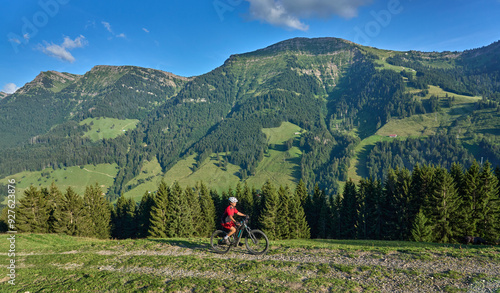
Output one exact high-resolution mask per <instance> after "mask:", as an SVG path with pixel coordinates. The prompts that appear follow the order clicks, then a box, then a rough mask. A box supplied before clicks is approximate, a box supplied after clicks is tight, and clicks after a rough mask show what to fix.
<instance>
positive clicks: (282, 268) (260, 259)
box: [21, 244, 500, 292]
mask: <svg viewBox="0 0 500 293" xmlns="http://www.w3.org/2000/svg"><path fill="white" fill-rule="evenodd" d="M111 249H112V250H97V251H90V252H89V251H76V250H71V251H66V252H59V253H41V254H43V255H47V254H65V255H75V262H76V263H67V264H64V265H61V264H53V265H54V266H58V267H60V268H63V269H67V270H78V269H81V268H82V267H85V266H84V265H83V264H81V263H78V259H79V257H78V255H79V254H80V253H91V254H97V255H102V256H106V257H104V258H103V259H106V261H104V260H103V262H102V264H100V265H92V266H91V267H90V268H93V269H98V270H101V271H109V272H119V273H139V274H148V275H157V276H161V277H162V278H165V279H166V281H167V282H168V280H174V279H179V278H185V277H198V278H207V279H219V280H226V279H231V280H237V281H239V282H242V283H243V282H250V283H252V282H254V283H255V282H256V283H258V282H262V280H261V279H258V278H257V277H256V275H257V273H258V272H256V271H255V270H254V271H250V272H248V273H247V272H243V273H242V272H239V273H238V272H235V271H231V270H223V271H220V270H219V269H220V266H221V264H224V266H227V267H229V265H230V264H233V263H234V264H236V265H237V266H238V265H239V266H244V265H247V264H249V263H260V264H261V265H262V266H261V267H260V268H259V270H262V271H264V272H265V274H264V277H265V278H266V277H267V278H268V279H266V280H265V281H269V282H275V283H276V282H282V283H283V288H288V289H287V291H288V292H299V291H307V292H321V291H324V292H331V291H333V292H335V291H339V287H338V284H339V282H340V283H342V282H344V284H347V285H349V284H354V288H357V289H355V290H353V291H364V290H368V291H372V292H500V259H499V258H498V257H497V256H496V255H495V253H496V254H500V250H493V252H492V251H491V250H490V252H489V254H488V255H484V256H483V255H481V250H477V255H475V254H473V255H471V254H468V255H469V256H467V257H457V256H453V254H448V253H443V252H440V253H435V252H432V251H431V252H425V253H418V252H414V251H413V252H412V251H404V250H395V251H392V252H389V253H387V252H380V251H376V250H375V251H370V250H368V251H363V250H359V251H358V250H353V251H350V250H349V251H343V250H338V249H305V248H279V247H278V248H277V249H273V248H271V250H270V252H269V254H268V255H265V256H255V255H251V254H249V253H248V251H247V250H246V249H245V248H244V247H240V248H236V249H233V250H231V251H230V252H229V253H228V254H226V255H220V254H216V253H213V252H211V251H210V250H209V249H208V247H207V245H198V246H194V247H185V246H183V245H171V244H159V245H157V246H155V247H153V248H147V249H135V250H127V249H126V248H125V247H123V249H122V247H120V246H117V247H113V248H111ZM474 251H476V250H474ZM492 253H493V254H492ZM21 255H22V254H21ZM26 255H37V253H28V254H26ZM141 256H158V260H159V265H152V263H147V262H146V263H144V264H142V265H137V264H136V263H134V262H128V263H129V264H128V265H124V264H123V263H124V261H126V260H129V259H131V258H132V259H137V260H141ZM162 256H164V258H162ZM186 256H187V257H188V258H187V259H195V260H199V261H198V262H193V263H194V265H193V264H190V265H185V264H184V261H185V260H186ZM172 257H173V258H172ZM226 261H227V262H226ZM138 263H140V262H138ZM217 265H218V266H219V267H218V268H217ZM212 266H213V268H212ZM321 267H323V268H327V269H326V271H324V272H320V269H321ZM278 273H283V274H288V275H290V276H295V277H296V279H297V280H295V281H290V282H287V281H283V280H279V279H275V278H273V277H272V276H273V275H276V274H278ZM318 278H320V279H321V278H322V279H324V278H328V279H329V280H332V282H331V283H330V284H332V285H330V286H329V283H328V282H326V285H324V286H320V287H314V288H315V289H310V288H308V287H307V285H305V284H306V283H307V281H308V280H315V279H318ZM333 284H335V285H333ZM340 289H342V288H340ZM349 289H350V290H351V291H352V288H351V287H349ZM264 291H265V290H264ZM341 291H342V290H341Z"/></svg>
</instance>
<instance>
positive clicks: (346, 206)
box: [340, 179, 359, 239]
mask: <svg viewBox="0 0 500 293" xmlns="http://www.w3.org/2000/svg"><path fill="white" fill-rule="evenodd" d="M358 213H359V201H358V193H357V190H356V184H354V182H352V180H351V179H349V181H347V182H346V184H345V187H344V193H343V198H342V206H341V209H340V220H341V222H342V231H341V237H342V238H346V239H355V238H356V234H357V229H358V215H359V214H358Z"/></svg>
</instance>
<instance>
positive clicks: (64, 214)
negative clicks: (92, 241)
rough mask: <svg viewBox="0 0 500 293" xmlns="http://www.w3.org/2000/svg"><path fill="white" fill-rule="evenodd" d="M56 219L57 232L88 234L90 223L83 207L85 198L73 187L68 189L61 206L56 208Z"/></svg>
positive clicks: (73, 234)
mask: <svg viewBox="0 0 500 293" xmlns="http://www.w3.org/2000/svg"><path fill="white" fill-rule="evenodd" d="M54 219H55V220H54V222H53V229H54V232H55V233H64V234H67V235H71V236H83V235H86V233H87V230H88V226H89V223H88V218H87V216H86V215H85V210H84V209H83V199H82V197H81V196H80V195H78V194H76V193H75V192H74V191H73V189H72V188H71V187H68V189H66V192H65V193H64V195H63V199H62V203H61V206H60V207H59V208H58V209H56V210H55V213H54Z"/></svg>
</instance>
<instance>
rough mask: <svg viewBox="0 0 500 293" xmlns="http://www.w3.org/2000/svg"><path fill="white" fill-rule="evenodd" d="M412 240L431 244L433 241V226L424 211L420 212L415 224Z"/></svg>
mask: <svg viewBox="0 0 500 293" xmlns="http://www.w3.org/2000/svg"><path fill="white" fill-rule="evenodd" d="M411 235H412V239H413V240H414V241H417V242H431V241H432V226H430V224H429V221H428V220H427V218H426V217H425V214H424V213H423V212H422V210H419V212H418V213H417V215H416V216H415V220H414V222H413V228H412V230H411Z"/></svg>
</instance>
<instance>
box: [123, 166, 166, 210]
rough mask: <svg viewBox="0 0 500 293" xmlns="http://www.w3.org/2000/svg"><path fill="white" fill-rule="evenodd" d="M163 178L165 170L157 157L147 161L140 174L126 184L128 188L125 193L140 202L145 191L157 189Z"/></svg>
mask: <svg viewBox="0 0 500 293" xmlns="http://www.w3.org/2000/svg"><path fill="white" fill-rule="evenodd" d="M162 178H163V172H162V169H161V166H160V163H158V160H157V159H156V157H155V158H154V159H153V160H152V161H150V162H145V163H144V165H143V166H142V168H141V172H140V174H139V175H138V176H136V177H134V178H133V179H132V180H130V181H129V182H127V184H125V189H126V190H127V191H126V192H125V194H124V196H125V197H127V198H133V199H134V200H135V201H137V202H139V201H140V200H141V198H142V196H143V195H144V193H145V192H150V191H155V190H157V189H158V185H159V184H160V182H161V179H162Z"/></svg>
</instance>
